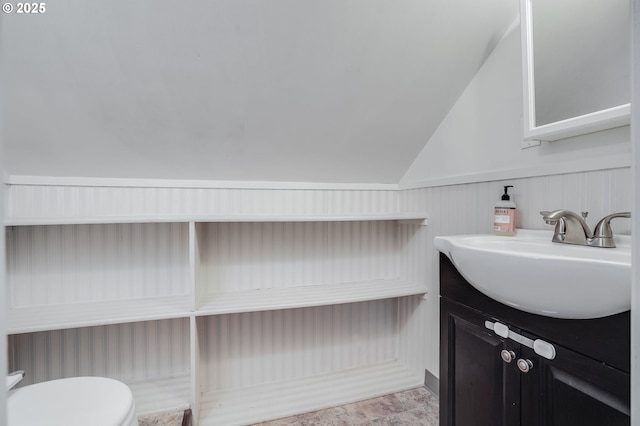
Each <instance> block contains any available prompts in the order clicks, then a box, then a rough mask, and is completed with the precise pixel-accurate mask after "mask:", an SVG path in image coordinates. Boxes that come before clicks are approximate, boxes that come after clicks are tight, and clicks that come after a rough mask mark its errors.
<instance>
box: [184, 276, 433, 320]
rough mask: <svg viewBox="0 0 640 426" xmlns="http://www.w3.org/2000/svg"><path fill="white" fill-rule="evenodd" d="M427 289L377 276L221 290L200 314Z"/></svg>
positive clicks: (376, 297)
mask: <svg viewBox="0 0 640 426" xmlns="http://www.w3.org/2000/svg"><path fill="white" fill-rule="evenodd" d="M426 292H427V289H426V287H425V286H424V285H421V284H416V283H412V282H408V281H404V280H374V281H362V282H354V283H340V284H328V285H312V286H304V287H290V288H277V289H269V290H253V291H246V292H234V293H221V294H215V295H207V296H205V297H203V300H202V303H201V304H200V306H199V308H198V310H197V311H196V315H216V314H230V313H240V312H256V311H270V310H277V309H291V308H304V307H311V306H326V305H335V304H341V303H353V302H366V301H369V300H379V299H390V298H394V297H403V296H412V295H417V294H425V293H426Z"/></svg>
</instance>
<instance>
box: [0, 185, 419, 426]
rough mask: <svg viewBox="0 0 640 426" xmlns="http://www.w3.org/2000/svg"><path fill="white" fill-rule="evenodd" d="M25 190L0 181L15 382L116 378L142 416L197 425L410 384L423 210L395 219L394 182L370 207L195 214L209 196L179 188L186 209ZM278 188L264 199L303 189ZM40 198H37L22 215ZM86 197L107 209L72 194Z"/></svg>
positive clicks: (121, 195)
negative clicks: (406, 350)
mask: <svg viewBox="0 0 640 426" xmlns="http://www.w3.org/2000/svg"><path fill="white" fill-rule="evenodd" d="M31 186H32V185H29V187H23V186H21V185H15V186H14V185H8V191H7V192H8V201H7V206H8V209H7V210H8V211H7V215H6V223H5V225H6V231H5V232H6V244H7V286H8V294H7V300H8V305H9V306H8V319H7V321H8V322H7V332H8V334H9V364H10V365H9V368H10V369H23V370H25V371H26V379H25V381H24V383H23V384H22V385H26V384H30V383H35V382H40V381H44V380H50V379H55V378H61V377H70V376H78V375H100V376H107V377H113V378H116V379H119V380H122V381H124V382H125V383H127V384H129V385H130V386H131V388H132V390H133V392H134V396H135V400H136V406H137V410H138V414H139V415H145V414H152V413H156V412H162V411H170V410H185V409H188V408H190V409H191V410H192V412H193V416H194V421H195V422H196V424H201V425H209V424H211V425H231V424H250V423H252V422H259V421H264V420H267V419H273V418H278V417H281V416H285V415H291V414H295V413H299V412H303V411H309V410H313V409H320V408H325V407H329V406H333V405H337V404H344V403H347V402H352V401H356V400H361V399H364V398H369V397H374V396H378V395H383V394H386V393H389V392H395V391H399V390H404V389H409V388H412V387H415V386H419V385H420V384H421V383H422V377H423V376H422V374H423V370H422V371H421V369H419V368H416V365H413V364H415V363H413V364H412V363H411V362H405V360H404V358H405V357H404V356H403V354H402V353H400V352H401V351H402V350H401V348H403V347H406V346H407V345H410V343H408V342H406V341H401V340H403V339H404V340H408V339H411V337H410V335H411V333H407V332H403V331H402V330H403V329H404V328H407V327H411V325H410V324H408V323H410V322H411V319H410V318H411V316H412V314H411V312H410V310H411V309H415V306H416V303H415V302H410V300H414V298H417V299H415V300H421V297H423V296H424V295H425V294H426V293H427V288H426V284H425V283H424V282H420V280H419V279H416V274H413V273H412V272H411V271H410V269H411V268H410V265H411V264H413V263H415V259H414V257H415V255H416V252H419V250H416V249H415V247H414V246H415V243H414V242H412V241H413V240H414V238H415V236H416V234H417V233H419V232H421V231H422V229H424V226H423V225H425V222H426V220H425V219H426V215H425V214H424V213H406V212H400V211H399V203H398V195H397V194H395V193H390V192H393V191H380V192H381V193H382V194H381V195H382V199H383V200H385V201H384V202H383V203H378V204H376V205H377V207H376V208H372V209H371V210H372V212H366V211H365V210H366V208H362V206H360V204H358V203H352V204H353V206H351V207H350V208H349V209H336V208H335V204H333V206H334V208H332V209H328V208H326V206H324V207H325V208H308V209H303V210H302V212H300V209H299V206H300V203H298V202H293V203H291V206H293V207H292V208H290V209H289V210H291V211H290V212H289V213H292V214H287V211H280V212H278V213H277V214H274V213H273V212H274V211H277V210H278V208H277V207H274V206H272V205H269V204H267V205H262V206H260V205H258V206H254V207H253V208H252V209H247V208H246V206H244V207H242V208H240V210H243V211H244V214H243V213H242V212H237V214H236V212H234V211H222V212H221V214H201V213H202V205H201V204H203V205H208V204H207V203H206V202H205V203H200V204H199V202H198V201H197V200H189V197H190V195H188V194H186V195H184V197H183V198H182V201H183V202H185V203H191V205H192V206H199V207H197V208H191V210H189V208H186V209H185V210H184V211H182V212H181V213H180V214H174V213H173V212H171V211H169V210H171V208H169V207H167V206H170V205H171V204H170V203H166V202H156V204H155V205H156V207H157V206H160V207H157V210H154V211H153V213H154V214H150V213H149V211H145V215H146V216H145V215H143V214H140V212H139V211H138V212H136V211H135V210H136V209H135V207H131V204H132V203H133V200H134V197H132V196H131V191H134V190H135V191H139V190H140V188H127V187H120V188H110V191H109V194H110V196H112V197H114V198H115V200H114V201H118V200H119V201H120V202H121V203H123V204H124V205H120V207H118V208H114V207H112V206H111V204H110V201H109V200H106V199H105V198H104V197H102V198H100V197H98V196H97V195H96V194H95V193H93V195H92V196H90V197H88V198H86V199H85V198H83V197H84V196H86V194H85V195H84V196H80V195H79V193H81V192H86V193H87V194H92V192H91V189H92V188H91V187H87V186H82V187H79V188H75V189H69V188H68V187H66V186H65V187H63V188H59V187H56V186H51V185H49V186H47V185H43V186H41V187H39V188H33V187H31ZM93 189H95V191H96V192H98V193H100V192H102V193H104V191H105V189H104V188H100V187H98V188H93ZM153 189H154V188H152V189H151V190H153ZM155 190H157V188H155ZM176 191H177V189H175V188H173V190H172V191H170V194H171V196H172V197H175V196H176ZM185 191H186V189H185ZM214 191H215V190H214ZM226 191H228V190H226ZM233 191H236V192H237V191H242V190H241V189H236V190H233ZM282 191H284V192H285V193H286V194H280V196H278V195H276V196H275V198H273V199H274V200H282V199H284V198H287V197H292V199H293V200H294V201H295V200H296V199H297V198H296V197H300V196H301V195H302V196H303V201H304V200H308V199H310V198H311V199H313V198H314V195H313V194H311V195H310V194H309V191H302V193H301V192H300V191H298V192H296V191H287V190H281V192H282ZM321 192H323V195H322V197H321V200H325V201H326V200H327V199H328V198H331V197H333V198H334V199H340V198H342V197H345V194H343V193H340V194H332V193H331V192H332V191H321ZM336 192H340V191H336ZM347 192H353V193H354V194H353V196H354V197H355V199H356V200H359V203H361V202H362V200H366V199H367V197H370V196H371V194H370V192H371V191H347ZM374 192H375V191H374ZM198 193H200V192H198ZM65 194H67V195H69V194H71V196H72V199H71V202H70V203H69V205H66V204H65V203H62V202H60V200H59V198H60V197H61V196H62V197H64V196H65ZM225 194H226V195H225V196H226V197H231V198H233V197H234V196H236V195H237V194H235V193H234V194H235V195H234V194H228V193H225ZM209 195H211V194H209ZM218 195H219V194H218ZM347 195H348V194H347ZM34 197H35V198H34ZM43 197H44V198H43ZM179 197H180V196H179ZM261 197H262V198H260V199H261V200H264V197H265V195H264V194H261ZM282 197H284V198H282ZM43 199H44V200H48V202H49V203H50V204H51V205H52V208H51V209H45V210H40V209H34V208H32V207H33V205H34V204H38V203H43V201H42V200H43ZM96 199H99V200H100V201H99V203H100V204H101V205H103V206H106V205H108V206H110V207H108V208H107V207H104V209H102V210H101V209H99V208H98V209H96V208H95V207H92V206H86V205H85V204H86V203H89V202H91V201H92V200H93V202H98V201H96ZM241 199H243V200H245V201H249V202H252V203H253V201H251V200H252V198H251V197H247V196H246V194H244V195H242V198H241ZM34 200H35V201H34ZM123 200H124V201H123ZM127 201H128V202H129V205H127ZM45 204H46V202H45ZM143 205H144V206H145V208H147V207H148V205H147V204H144V203H143ZM320 205H323V203H320ZM29 206H31V208H30V207H29ZM56 206H57V207H56ZM162 206H164V207H162ZM296 206H297V207H296ZM358 206H359V207H358ZM235 207H236V208H238V204H237V203H236V204H235ZM56 209H57V210H56ZM296 209H298V210H299V211H297V212H296V211H295V210H296ZM83 210H84V211H85V212H84V213H83ZM89 210H90V211H91V214H88V213H87V211H89ZM105 210H108V211H107V214H105ZM285 210H286V209H285ZM328 210H332V211H333V213H327V211H328ZM340 210H341V211H340ZM27 211H28V212H29V213H25V212H27ZM218 211H220V208H218ZM260 211H264V212H266V214H260ZM319 211H320V212H321V213H322V214H318V212H319ZM354 211H355V213H354ZM20 212H22V213H20ZM294 213H295V214H294ZM409 302H410V303H409Z"/></svg>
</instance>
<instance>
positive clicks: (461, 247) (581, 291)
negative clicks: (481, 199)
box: [434, 229, 631, 319]
mask: <svg viewBox="0 0 640 426" xmlns="http://www.w3.org/2000/svg"><path fill="white" fill-rule="evenodd" d="M552 236H553V233H552V232H551V231H529V230H521V229H519V230H518V232H517V234H516V236H514V237H503V236H496V235H459V236H451V237H436V238H435V240H434V245H435V247H436V249H438V250H440V251H441V252H442V253H444V254H446V255H447V256H448V257H449V259H451V261H452V262H453V264H454V265H455V267H456V268H457V269H458V271H460V273H461V274H462V276H463V277H464V278H465V279H466V280H467V281H469V283H471V285H473V286H474V287H475V288H476V289H478V290H479V291H481V292H482V293H484V294H486V295H487V296H489V297H491V298H493V299H495V300H497V301H499V302H501V303H504V304H506V305H509V306H512V307H514V308H516V309H520V310H522V311H525V312H531V313H534V314H539V315H544V316H548V317H555V318H573V319H585V318H599V317H604V316H608V315H613V314H617V313H620V312H624V311H627V310H629V309H630V308H631V238H630V237H629V236H616V237H615V242H616V246H617V247H616V248H597V247H585V246H576V245H570V244H558V243H552V242H551V237H552Z"/></svg>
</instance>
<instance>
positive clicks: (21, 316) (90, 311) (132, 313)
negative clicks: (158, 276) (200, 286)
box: [7, 296, 191, 334]
mask: <svg viewBox="0 0 640 426" xmlns="http://www.w3.org/2000/svg"><path fill="white" fill-rule="evenodd" d="M189 305H190V297H189V296H166V297H156V298H148V299H130V300H113V301H107V302H85V303H69V304H61V305H45V306H29V307H20V308H10V309H9V310H8V321H7V322H8V324H7V333H8V334H17V333H30V332H34V331H48V330H59V329H64V328H75V327H89V326H96V325H107V324H120V323H125V322H136V321H151V320H160V319H169V318H182V317H188V316H189V315H190V314H191V312H190V310H189Z"/></svg>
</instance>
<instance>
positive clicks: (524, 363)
mask: <svg viewBox="0 0 640 426" xmlns="http://www.w3.org/2000/svg"><path fill="white" fill-rule="evenodd" d="M517 364H518V368H519V369H520V371H522V372H523V373H528V372H529V370H531V369H532V368H533V362H531V360H530V359H522V358H520V359H519V360H518V362H517Z"/></svg>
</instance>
